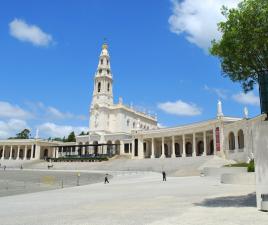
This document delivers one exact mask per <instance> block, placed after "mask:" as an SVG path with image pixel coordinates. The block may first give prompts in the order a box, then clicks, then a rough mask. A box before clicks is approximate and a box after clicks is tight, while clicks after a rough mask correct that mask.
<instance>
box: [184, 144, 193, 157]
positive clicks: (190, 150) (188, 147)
mask: <svg viewBox="0 0 268 225" xmlns="http://www.w3.org/2000/svg"><path fill="white" fill-rule="evenodd" d="M185 148H186V156H187V157H189V156H192V154H193V147H192V143H191V142H187V143H186V146H185Z"/></svg>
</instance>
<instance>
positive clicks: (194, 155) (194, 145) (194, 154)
mask: <svg viewBox="0 0 268 225" xmlns="http://www.w3.org/2000/svg"><path fill="white" fill-rule="evenodd" d="M192 156H193V157H196V140H195V133H193V154H192Z"/></svg>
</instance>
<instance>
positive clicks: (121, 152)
mask: <svg viewBox="0 0 268 225" xmlns="http://www.w3.org/2000/svg"><path fill="white" fill-rule="evenodd" d="M124 154H125V144H124V142H123V141H120V155H124Z"/></svg>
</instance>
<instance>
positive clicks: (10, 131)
mask: <svg viewBox="0 0 268 225" xmlns="http://www.w3.org/2000/svg"><path fill="white" fill-rule="evenodd" d="M25 128H29V126H28V125H27V123H26V121H24V120H19V119H10V120H8V121H0V139H5V138H9V137H14V136H15V135H16V134H17V133H19V132H20V131H22V130H23V129H25Z"/></svg>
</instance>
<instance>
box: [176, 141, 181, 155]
mask: <svg viewBox="0 0 268 225" xmlns="http://www.w3.org/2000/svg"><path fill="white" fill-rule="evenodd" d="M175 155H176V157H179V156H181V151H180V144H179V143H175Z"/></svg>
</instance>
